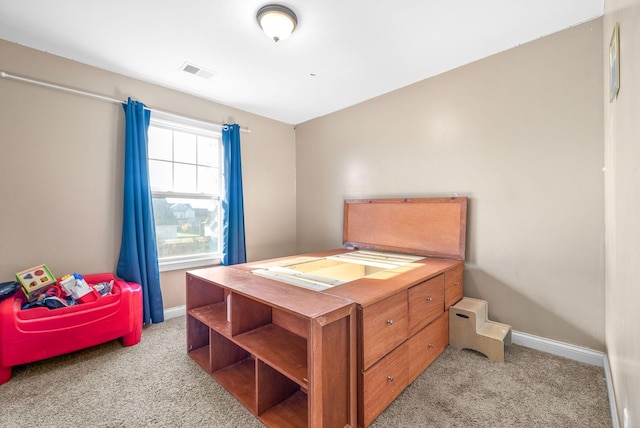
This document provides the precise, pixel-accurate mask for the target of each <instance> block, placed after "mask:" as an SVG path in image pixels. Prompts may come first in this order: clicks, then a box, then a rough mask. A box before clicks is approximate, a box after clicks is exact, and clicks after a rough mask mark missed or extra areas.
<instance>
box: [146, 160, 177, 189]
mask: <svg viewBox="0 0 640 428" xmlns="http://www.w3.org/2000/svg"><path fill="white" fill-rule="evenodd" d="M172 170H173V163H171V162H165V161H157V160H150V161H149V181H150V183H151V191H155V192H167V191H169V190H172V189H173V174H172Z"/></svg>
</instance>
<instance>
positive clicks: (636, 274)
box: [603, 0, 640, 427]
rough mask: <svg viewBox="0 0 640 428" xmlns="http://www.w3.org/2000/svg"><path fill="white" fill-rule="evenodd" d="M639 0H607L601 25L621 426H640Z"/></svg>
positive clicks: (609, 321)
mask: <svg viewBox="0 0 640 428" xmlns="http://www.w3.org/2000/svg"><path fill="white" fill-rule="evenodd" d="M616 22H618V23H619V24H620V92H619V93H618V98H617V99H616V100H614V101H613V102H612V103H610V102H609V87H608V79H609V69H608V68H609V67H608V65H609V63H608V54H609V42H610V40H611V34H612V32H613V26H614V24H615V23H616ZM639 40H640V0H607V1H606V2H605V17H604V25H603V52H604V55H605V61H604V66H603V68H604V76H605V81H607V84H606V86H605V90H604V100H603V104H604V106H605V107H604V130H605V132H604V136H605V167H606V172H605V220H606V222H605V231H606V241H605V242H606V272H607V275H606V313H607V318H606V326H607V328H606V342H607V353H608V356H609V362H610V365H611V372H612V377H613V387H614V391H615V396H616V403H617V410H618V416H619V420H620V426H621V427H623V426H624V425H623V424H624V418H623V411H624V408H627V409H628V413H629V417H630V424H629V426H630V427H636V426H640V312H639V311H638V303H639V302H640V269H639V268H638V267H639V266H640V244H639V243H640V220H639V217H638V213H639V212H640V197H639V195H640V169H638V162H639V160H640V127H639V126H638V124H639V123H640V122H639V118H640V98H639V97H638V94H640V79H639V77H638V76H640V50H639V46H638V41H639Z"/></svg>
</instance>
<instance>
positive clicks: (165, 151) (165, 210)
mask: <svg viewBox="0 0 640 428" xmlns="http://www.w3.org/2000/svg"><path fill="white" fill-rule="evenodd" d="M220 151H221V147H220V133H219V132H215V131H214V130H212V129H207V128H206V127H201V126H194V125H193V124H185V123H181V122H174V121H170V120H165V119H159V118H157V117H154V116H152V119H151V124H150V126H149V149H148V156H149V180H150V183H151V192H152V197H153V211H154V217H155V226H156V240H157V245H158V259H159V264H160V270H170V269H179V268H189V267H196V266H202V265H206V264H212V263H217V262H219V259H220V233H221V227H220V212H221V207H220V188H221V181H222V178H221V177H222V176H221V167H220Z"/></svg>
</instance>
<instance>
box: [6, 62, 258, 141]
mask: <svg viewBox="0 0 640 428" xmlns="http://www.w3.org/2000/svg"><path fill="white" fill-rule="evenodd" d="M0 77H3V78H8V79H14V80H19V81H21V82H26V83H32V84H34V85H38V86H44V87H46V88H51V89H57V90H59V91H64V92H69V93H72V94H76V95H83V96H86V97H90V98H95V99H98V100H102V101H108V102H110V103H116V104H124V103H125V102H123V101H120V100H117V99H115V98H110V97H105V96H104V95H99V94H94V93H92V92H86V91H81V90H79V89H73V88H69V87H66V86H60V85H54V84H53V83H47V82H42V81H40V80H34V79H29V78H27V77H21V76H16V75H13V74H9V73H7V72H5V71H0ZM145 108H146V109H147V110H149V111H151V112H156V113H160V114H164V115H169V116H175V117H179V118H183V119H188V120H192V121H196V122H201V123H205V124H208V125H214V126H219V127H221V128H222V127H224V124H223V123H218V122H209V121H204V120H200V119H194V118H191V117H186V116H181V115H178V114H175V113H169V112H167V111H162V110H158V109H155V108H152V107H147V106H145ZM240 130H241V131H243V132H249V133H250V132H251V130H250V129H249V128H243V127H240Z"/></svg>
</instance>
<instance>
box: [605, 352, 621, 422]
mask: <svg viewBox="0 0 640 428" xmlns="http://www.w3.org/2000/svg"><path fill="white" fill-rule="evenodd" d="M604 377H605V379H606V380H607V394H608V395H609V409H611V425H612V427H613V428H620V420H619V419H618V410H617V409H618V407H617V403H616V394H615V392H614V391H613V377H612V376H611V366H610V365H609V357H607V354H604Z"/></svg>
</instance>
